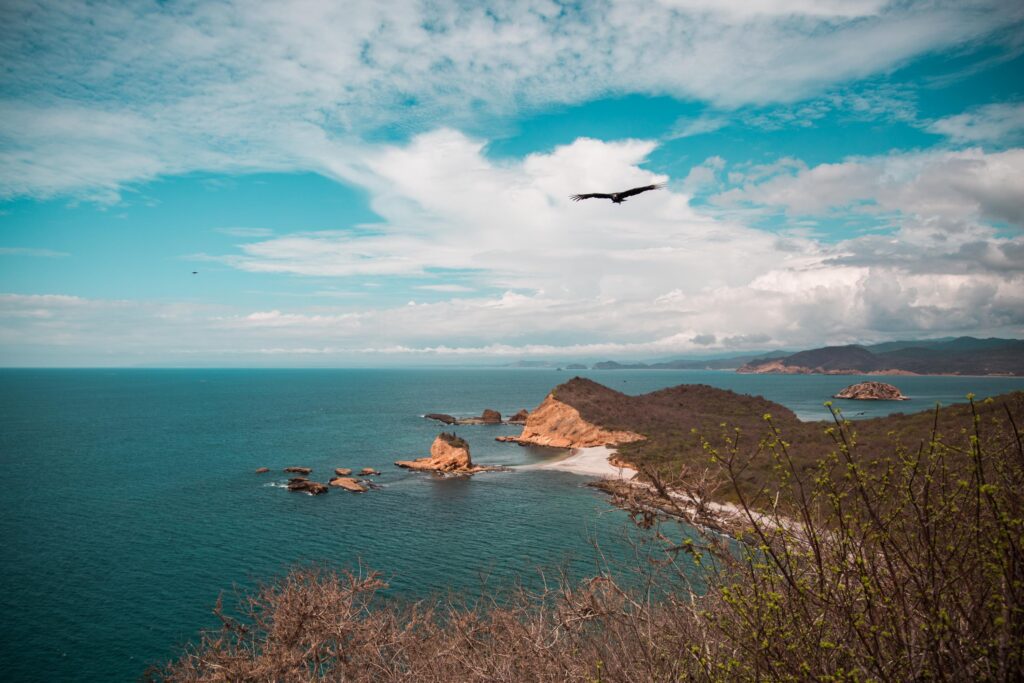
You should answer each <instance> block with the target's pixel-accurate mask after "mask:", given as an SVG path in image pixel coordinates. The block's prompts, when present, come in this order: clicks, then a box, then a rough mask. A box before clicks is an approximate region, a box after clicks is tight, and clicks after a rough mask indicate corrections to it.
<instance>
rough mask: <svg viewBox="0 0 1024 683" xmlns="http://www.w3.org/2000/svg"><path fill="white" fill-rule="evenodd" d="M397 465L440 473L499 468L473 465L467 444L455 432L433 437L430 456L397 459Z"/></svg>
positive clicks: (466, 472)
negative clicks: (414, 458)
mask: <svg viewBox="0 0 1024 683" xmlns="http://www.w3.org/2000/svg"><path fill="white" fill-rule="evenodd" d="M395 464H396V465H398V466H399V467H405V468H406V469H410V470H417V471H420V472H438V473H441V474H476V473H477V472H487V471H491V470H497V469H501V468H499V467H486V466H481V465H474V464H473V459H472V458H471V457H470V455H469V444H468V443H466V440H465V439H462V438H460V437H458V436H456V435H455V434H447V433H442V434H438V436H437V438H436V439H434V443H433V444H432V445H431V446H430V457H429V458H419V459H417V460H398V461H396V462H395Z"/></svg>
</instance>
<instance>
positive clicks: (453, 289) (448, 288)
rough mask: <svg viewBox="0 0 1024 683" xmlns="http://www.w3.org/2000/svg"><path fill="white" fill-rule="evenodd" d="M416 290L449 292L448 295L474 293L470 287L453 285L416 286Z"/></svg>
mask: <svg viewBox="0 0 1024 683" xmlns="http://www.w3.org/2000/svg"><path fill="white" fill-rule="evenodd" d="M416 289H423V290H426V291H428V292H449V293H453V294H456V293H462V292H472V291H475V290H474V289H473V288H472V287H467V286H465V285H455V284H441V285H417V286H416Z"/></svg>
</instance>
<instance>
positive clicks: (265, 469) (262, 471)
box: [256, 467, 270, 474]
mask: <svg viewBox="0 0 1024 683" xmlns="http://www.w3.org/2000/svg"><path fill="white" fill-rule="evenodd" d="M269 471H270V468H269V467H257V468H256V474H266V473H267V472H269Z"/></svg>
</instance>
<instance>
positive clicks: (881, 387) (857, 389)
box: [832, 382, 908, 401]
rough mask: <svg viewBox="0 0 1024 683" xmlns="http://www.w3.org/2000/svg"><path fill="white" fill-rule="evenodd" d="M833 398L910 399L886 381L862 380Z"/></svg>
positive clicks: (858, 399)
mask: <svg viewBox="0 0 1024 683" xmlns="http://www.w3.org/2000/svg"><path fill="white" fill-rule="evenodd" d="M832 398H845V399H851V400H855V401H906V400H908V399H907V397H906V396H904V395H903V394H902V393H901V392H900V390H899V389H897V388H896V387H894V386H893V385H891V384H886V383H885V382H860V383H859V384H851V385H850V386H848V387H846V388H845V389H843V390H842V391H840V392H839V393H838V394H836V395H835V396H833V397H832Z"/></svg>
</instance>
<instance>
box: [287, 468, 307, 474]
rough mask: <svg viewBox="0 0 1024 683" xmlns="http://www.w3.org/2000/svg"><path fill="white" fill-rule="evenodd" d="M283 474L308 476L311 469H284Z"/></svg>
mask: <svg viewBox="0 0 1024 683" xmlns="http://www.w3.org/2000/svg"><path fill="white" fill-rule="evenodd" d="M284 471H285V472H291V473H293V474H309V473H310V472H312V471H313V468H312V467H285V468H284Z"/></svg>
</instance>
